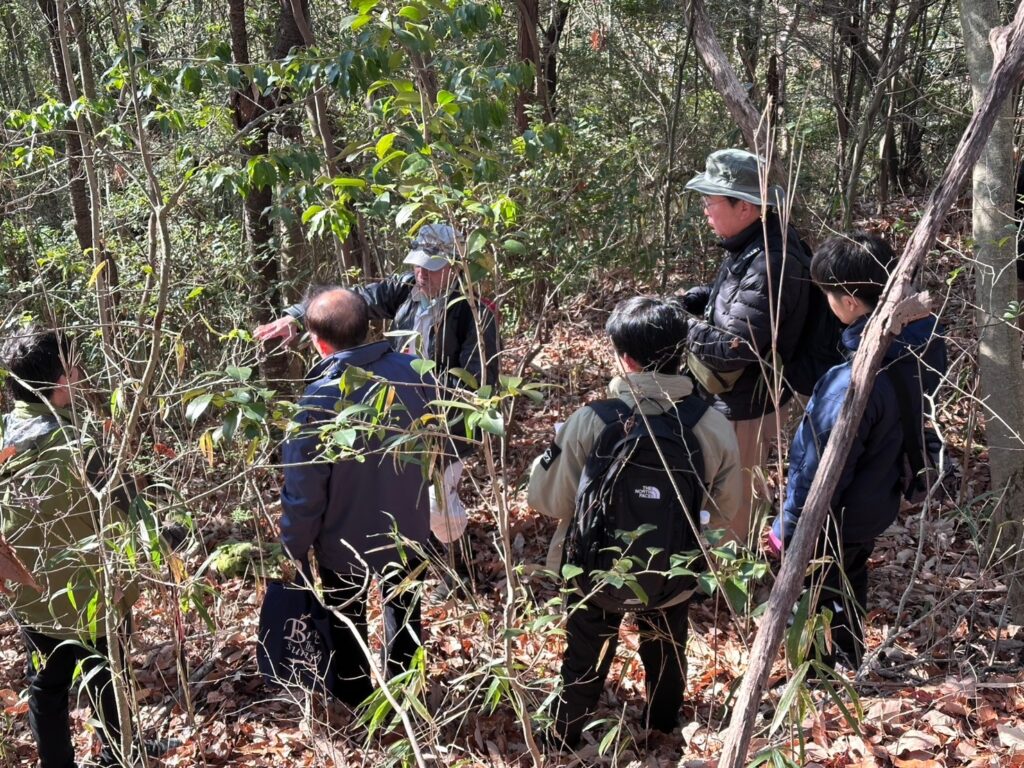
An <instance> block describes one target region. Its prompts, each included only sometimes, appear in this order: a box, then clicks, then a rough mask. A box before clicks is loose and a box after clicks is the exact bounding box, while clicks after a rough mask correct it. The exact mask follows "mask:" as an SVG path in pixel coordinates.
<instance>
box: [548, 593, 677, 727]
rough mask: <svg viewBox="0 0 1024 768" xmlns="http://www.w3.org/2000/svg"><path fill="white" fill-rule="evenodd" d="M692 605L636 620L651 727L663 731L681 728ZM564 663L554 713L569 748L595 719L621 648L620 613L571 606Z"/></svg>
mask: <svg viewBox="0 0 1024 768" xmlns="http://www.w3.org/2000/svg"><path fill="white" fill-rule="evenodd" d="M689 607H690V606H689V602H683V603H681V604H679V605H673V606H670V607H668V608H663V609H661V610H657V611H648V612H644V613H638V614H636V624H637V629H638V631H639V639H640V643H639V645H640V648H639V651H640V660H641V661H642V662H643V664H644V672H645V673H646V677H647V715H646V718H645V719H646V720H647V724H648V726H649V727H651V728H655V729H657V730H659V731H666V732H668V731H671V730H673V729H674V728H675V727H676V726H677V725H679V707H680V705H681V704H682V703H683V688H684V687H685V685H686V634H687V630H688V615H689ZM570 611H571V612H570V614H569V619H568V621H567V623H566V638H565V657H564V658H563V659H562V693H561V695H560V696H559V699H558V705H557V709H556V712H555V725H556V728H557V730H558V734H559V736H560V737H561V738H562V740H563V741H564V742H565V744H566V745H567V746H569V747H574V746H576V745H577V744H578V743H579V740H580V736H581V735H582V733H583V727H584V726H585V725H586V724H587V721H588V720H589V719H590V718H591V716H592V715H593V712H594V710H595V708H596V707H597V700H598V699H599V698H600V696H601V690H602V689H603V688H604V681H605V678H606V677H607V676H608V670H609V669H610V668H611V664H612V659H613V658H614V657H615V648H616V646H617V645H618V642H619V625H620V624H621V623H622V614H621V613H609V612H607V611H602V610H600V609H598V608H596V607H594V606H590V605H583V606H580V605H578V604H571V605H570Z"/></svg>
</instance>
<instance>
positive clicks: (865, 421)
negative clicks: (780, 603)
mask: <svg viewBox="0 0 1024 768" xmlns="http://www.w3.org/2000/svg"><path fill="white" fill-rule="evenodd" d="M849 384H850V367H849V366H839V367H837V368H833V369H832V370H830V371H829V372H828V373H827V374H825V376H824V377H823V378H822V379H821V381H819V382H818V385H817V386H816V387H815V392H814V394H813V395H812V396H811V400H810V402H808V404H807V410H806V412H805V413H804V417H803V419H801V420H800V426H799V427H797V431H796V435H795V436H794V438H793V444H792V446H791V447H790V451H789V473H788V477H787V479H786V498H785V501H784V502H783V505H782V515H781V516H780V517H779V518H776V520H775V522H774V523H773V524H772V532H773V533H774V534H775V536H777V537H778V538H779V539H781V540H783V541H785V542H786V544H789V542H790V541H791V540H792V538H793V533H794V532H795V531H796V525H797V522H798V521H799V520H800V515H801V514H802V513H803V509H804V505H805V504H806V503H807V497H808V495H809V494H810V491H811V484H812V483H813V482H814V477H815V475H817V474H818V467H819V466H820V464H821V457H822V456H823V455H824V453H825V447H826V446H827V445H828V440H829V437H830V436H831V434H832V430H833V429H834V428H835V425H836V422H837V421H838V420H839V412H840V410H841V409H842V404H843V398H844V396H845V395H846V390H847V389H848V388H849ZM871 411H872V407H871V403H870V402H869V404H868V410H866V411H865V414H864V417H863V418H862V419H861V423H860V425H859V426H858V427H857V431H856V433H855V434H854V437H853V441H852V443H851V445H850V453H849V455H848V456H847V458H846V464H845V465H844V466H843V471H842V474H841V475H840V477H839V483H838V485H837V486H836V490H835V492H834V493H833V494H832V500H831V502H830V505H831V506H832V507H833V508H837V507H840V506H842V501H841V500H842V498H843V495H844V494H845V493H846V490H847V489H848V488H849V487H850V484H851V483H852V482H853V477H854V474H855V473H856V469H857V463H858V461H859V459H860V457H861V455H862V454H863V453H864V446H865V444H866V442H867V436H868V434H869V433H870V432H871V428H872V424H873V423H874V421H876V420H877V419H876V418H875V417H873V416H872V415H871Z"/></svg>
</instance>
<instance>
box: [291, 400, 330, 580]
mask: <svg viewBox="0 0 1024 768" xmlns="http://www.w3.org/2000/svg"><path fill="white" fill-rule="evenodd" d="M329 405H330V398H328V397H325V396H323V395H317V394H316V385H314V386H313V387H310V389H308V390H306V394H305V395H303V397H302V399H301V400H300V401H299V413H298V415H297V416H296V417H295V422H294V424H295V429H296V432H295V434H294V436H292V437H290V438H288V439H287V440H285V442H284V445H283V446H282V447H281V461H282V463H283V464H284V487H283V488H282V489H281V524H280V527H281V543H282V544H283V545H284V548H285V550H286V551H287V552H288V553H289V554H290V555H291V557H293V558H294V559H296V560H299V561H300V562H307V560H308V557H309V548H310V547H311V546H312V545H313V543H314V542H315V541H316V539H317V536H318V535H319V534H320V529H321V527H322V525H323V519H324V514H325V513H326V511H327V500H328V486H329V483H330V479H331V464H330V462H327V461H324V460H323V459H322V458H320V456H319V453H320V451H319V446H320V437H319V431H318V429H317V427H318V426H319V425H320V424H322V423H324V422H325V421H328V420H329V419H330V417H331V416H332V415H333V414H332V412H331V411H330V410H329Z"/></svg>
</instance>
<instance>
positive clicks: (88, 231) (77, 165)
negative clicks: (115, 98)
mask: <svg viewBox="0 0 1024 768" xmlns="http://www.w3.org/2000/svg"><path fill="white" fill-rule="evenodd" d="M39 9H40V10H41V11H42V12H43V16H44V17H45V20H46V32H47V38H48V42H49V46H50V58H51V66H52V71H53V81H54V84H55V85H56V86H57V93H58V95H59V96H60V100H61V101H62V102H64V103H65V104H71V90H70V88H69V86H68V77H67V70H66V69H65V68H64V56H63V54H62V53H61V47H60V34H59V30H58V27H57V3H56V0H39ZM64 146H65V154H66V155H67V163H68V195H69V197H70V198H71V215H72V217H73V219H74V229H75V237H77V238H78V245H79V247H81V249H82V252H83V253H92V249H93V241H92V211H91V208H90V206H89V187H88V186H87V184H86V181H85V172H84V170H83V169H82V137H81V136H80V135H79V133H78V131H77V129H76V127H75V123H74V121H73V120H69V121H68V124H67V126H66V130H65V133H64Z"/></svg>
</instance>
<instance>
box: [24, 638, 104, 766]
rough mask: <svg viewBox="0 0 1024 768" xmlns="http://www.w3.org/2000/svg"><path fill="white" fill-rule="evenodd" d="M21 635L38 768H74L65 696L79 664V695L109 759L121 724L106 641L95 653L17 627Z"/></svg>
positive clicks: (73, 644) (30, 724)
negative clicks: (96, 725) (92, 716)
mask: <svg viewBox="0 0 1024 768" xmlns="http://www.w3.org/2000/svg"><path fill="white" fill-rule="evenodd" d="M22 634H23V636H24V640H25V650H26V651H27V653H28V673H27V674H28V682H29V689H28V722H29V726H30V727H31V728H32V735H33V736H35V739H36V745H37V747H38V748H39V764H40V766H41V767H42V768H75V765H76V763H75V749H74V746H73V745H72V743H71V722H70V717H69V711H68V709H69V707H68V696H69V695H70V694H71V688H72V685H75V686H76V688H77V683H75V681H74V675H75V668H76V667H77V666H78V663H79V662H81V663H82V674H81V677H80V678H78V679H79V680H83V681H85V692H86V694H87V696H88V699H89V702H90V704H91V705H92V710H93V713H94V714H95V716H96V719H97V720H99V721H100V722H101V723H103V728H101V729H100V738H101V739H102V741H103V744H104V752H106V753H109V752H110V750H111V745H118V746H119V745H120V742H121V722H120V720H119V719H118V715H117V699H116V697H115V695H114V682H113V679H112V677H111V675H110V666H109V664H108V663H107V641H106V639H105V638H101V639H99V640H97V642H96V647H95V648H86V647H84V646H82V645H78V644H77V643H69V642H64V641H62V640H58V639H57V638H54V637H50V636H49V635H44V634H42V633H41V632H37V631H35V630H33V629H28V628H27V627H22ZM61 643H64V644H63V645H62V644H61ZM33 657H35V659H34V658H33ZM37 664H38V665H39V666H38V668H37V667H36V665H37Z"/></svg>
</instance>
